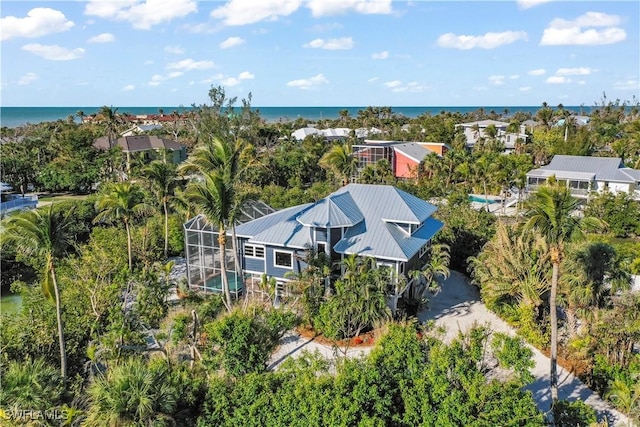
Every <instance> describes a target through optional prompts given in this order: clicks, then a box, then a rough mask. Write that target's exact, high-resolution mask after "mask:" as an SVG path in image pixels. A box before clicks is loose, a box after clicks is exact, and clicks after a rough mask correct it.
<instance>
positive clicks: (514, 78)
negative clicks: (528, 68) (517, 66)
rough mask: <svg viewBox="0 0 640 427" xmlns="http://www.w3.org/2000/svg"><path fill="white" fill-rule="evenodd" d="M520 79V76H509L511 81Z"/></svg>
mask: <svg viewBox="0 0 640 427" xmlns="http://www.w3.org/2000/svg"><path fill="white" fill-rule="evenodd" d="M519 78H520V76H519V75H518V74H512V75H510V76H509V79H511V80H518V79H519Z"/></svg>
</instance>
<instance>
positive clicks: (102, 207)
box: [94, 182, 153, 271]
mask: <svg viewBox="0 0 640 427" xmlns="http://www.w3.org/2000/svg"><path fill="white" fill-rule="evenodd" d="M152 210H153V208H152V207H151V206H150V205H148V204H147V203H146V202H145V201H144V192H143V191H142V189H141V188H140V187H139V186H138V185H136V184H133V183H131V182H119V183H116V184H112V185H111V186H108V187H107V188H106V190H105V191H104V192H102V193H101V194H99V195H98V200H97V201H96V211H98V212H99V213H98V215H97V216H96V218H95V219H94V222H96V223H100V222H112V221H122V222H123V223H124V227H125V229H126V231H127V250H128V254H129V271H133V253H132V244H131V226H132V222H133V220H134V219H135V217H137V216H142V215H146V214H149V213H150V212H152Z"/></svg>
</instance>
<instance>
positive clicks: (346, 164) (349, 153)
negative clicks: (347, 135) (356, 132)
mask: <svg viewBox="0 0 640 427" xmlns="http://www.w3.org/2000/svg"><path fill="white" fill-rule="evenodd" d="M320 166H322V167H323V168H326V169H329V170H331V171H332V172H333V173H334V174H335V176H336V177H338V178H340V179H341V180H342V185H347V183H348V182H349V178H351V176H352V175H353V174H354V173H355V171H356V168H357V167H358V159H357V158H356V157H355V156H354V155H353V150H352V148H351V144H349V143H340V144H337V145H334V146H333V147H331V149H330V150H329V151H328V152H326V153H325V154H324V155H323V156H322V158H321V159H320Z"/></svg>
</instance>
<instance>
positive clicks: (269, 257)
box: [265, 246, 307, 279]
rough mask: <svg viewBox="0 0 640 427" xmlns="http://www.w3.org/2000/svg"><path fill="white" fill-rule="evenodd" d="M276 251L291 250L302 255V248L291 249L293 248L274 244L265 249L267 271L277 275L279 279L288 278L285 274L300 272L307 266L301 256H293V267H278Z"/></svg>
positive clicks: (269, 274)
mask: <svg viewBox="0 0 640 427" xmlns="http://www.w3.org/2000/svg"><path fill="white" fill-rule="evenodd" d="M275 251H282V252H289V253H293V254H298V255H300V256H302V251H301V250H296V249H291V248H280V247H274V246H267V247H266V250H265V255H266V258H265V264H266V273H267V275H268V276H272V277H275V278H277V279H287V278H286V277H285V275H286V274H287V273H290V272H294V273H299V272H300V271H302V270H304V269H305V268H306V267H307V264H306V263H304V262H303V261H302V260H301V259H300V258H296V257H295V256H294V257H293V260H292V266H291V268H284V267H277V266H276V265H275Z"/></svg>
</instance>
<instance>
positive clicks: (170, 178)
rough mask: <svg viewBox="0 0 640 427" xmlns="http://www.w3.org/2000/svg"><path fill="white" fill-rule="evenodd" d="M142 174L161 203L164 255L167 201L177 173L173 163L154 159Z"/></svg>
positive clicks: (167, 233) (166, 251)
mask: <svg viewBox="0 0 640 427" xmlns="http://www.w3.org/2000/svg"><path fill="white" fill-rule="evenodd" d="M142 174H143V175H144V177H145V178H146V180H147V182H148V183H149V186H150V187H151V188H150V189H151V191H152V192H153V193H154V195H155V196H156V197H157V198H158V200H159V201H160V203H162V213H163V214H164V257H165V258H167V256H168V253H169V201H170V200H171V198H172V196H173V192H174V190H175V188H176V187H177V185H178V181H177V180H176V178H177V176H178V174H177V172H176V168H175V166H174V165H173V164H170V163H165V162H162V161H159V160H155V161H153V162H151V163H149V164H148V165H147V166H146V167H145V168H144V169H143V170H142Z"/></svg>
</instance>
